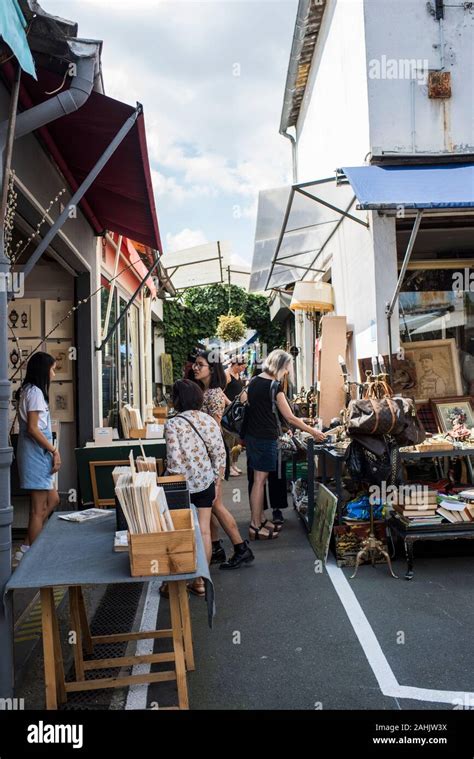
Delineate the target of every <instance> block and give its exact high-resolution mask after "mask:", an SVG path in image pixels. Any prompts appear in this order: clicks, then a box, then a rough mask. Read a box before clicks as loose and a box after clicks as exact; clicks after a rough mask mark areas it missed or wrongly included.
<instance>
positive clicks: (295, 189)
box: [264, 177, 369, 290]
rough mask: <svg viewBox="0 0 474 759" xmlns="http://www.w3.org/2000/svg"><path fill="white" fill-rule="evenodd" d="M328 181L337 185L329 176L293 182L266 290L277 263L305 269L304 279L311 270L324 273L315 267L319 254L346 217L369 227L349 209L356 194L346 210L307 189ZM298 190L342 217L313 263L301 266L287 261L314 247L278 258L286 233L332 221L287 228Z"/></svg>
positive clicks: (335, 178) (308, 251) (333, 178)
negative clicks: (310, 180) (309, 180)
mask: <svg viewBox="0 0 474 759" xmlns="http://www.w3.org/2000/svg"><path fill="white" fill-rule="evenodd" d="M328 182H334V183H335V184H336V185H337V177H327V178H325V179H317V180H315V181H313V182H300V183H298V184H293V185H292V186H291V190H290V195H289V197H288V202H287V204H286V209H285V215H284V217H283V222H282V226H281V230H280V234H279V236H278V242H277V245H276V248H275V252H274V253H273V257H272V261H271V264H270V269H269V271H268V275H267V280H266V282H265V288H264V289H265V290H267V289H268V286H269V283H270V281H271V278H272V275H273V270H274V268H275V265H277V266H287V267H288V268H291V269H301V270H303V271H304V272H305V274H303V275H302V278H301V279H304V277H305V276H306V274H308V273H309V272H314V273H323V272H324V269H316V268H315V267H314V265H315V263H316V261H317V259H318V258H319V256H320V255H321V253H322V252H323V250H324V248H325V247H326V245H327V244H328V242H329V240H330V239H331V238H332V237H333V235H334V234H335V232H336V231H337V230H338V228H339V226H340V224H341V223H342V222H343V221H344V219H345V218H348V219H351V220H352V221H355V222H357V224H361V225H362V226H363V227H366V228H367V229H368V228H369V223H368V222H367V221H363V220H362V219H358V218H357V216H353V215H352V214H351V213H349V209H350V208H351V207H352V206H353V204H354V201H355V200H356V196H355V195H354V196H353V197H352V199H351V201H350V202H349V204H348V205H347V207H346V209H345V210H344V209H343V208H339V207H338V206H335V205H333V204H332V203H328V202H327V201H326V200H323V198H320V197H318V196H317V195H312V194H311V193H310V192H308V191H307V190H306V189H305V188H306V187H314V185H319V184H327V183H328ZM297 192H298V193H299V194H300V195H303V196H305V197H307V198H309V199H310V200H314V202H315V203H319V204H320V205H323V206H325V207H326V208H330V209H331V210H332V211H336V212H337V213H338V214H340V217H341V218H340V219H339V221H338V222H337V224H336V226H335V227H334V229H333V230H332V231H331V233H330V234H329V236H328V238H327V239H326V240H325V242H324V244H323V246H322V247H321V248H320V249H319V250H318V251H317V252H316V255H315V256H314V258H313V260H312V261H311V264H310V265H309V266H300V265H297V264H292V263H287V261H288V259H293V258H296V256H301V255H303V254H306V253H310V252H311V250H312V249H310V250H305V251H300V252H298V253H292V254H291V255H288V256H284V257H283V258H278V253H279V251H280V248H281V245H282V242H283V238H284V236H285V234H288V233H289V232H297V231H299V229H310V228H311V227H316V226H322V225H323V224H326V223H327V224H329V223H331V222H322V224H308V225H305V226H304V227H301V228H298V227H297V228H295V229H287V224H288V219H289V217H290V213H291V209H292V206H293V200H294V197H295V193H297ZM270 289H273V288H270Z"/></svg>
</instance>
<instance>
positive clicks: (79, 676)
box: [69, 587, 84, 680]
mask: <svg viewBox="0 0 474 759" xmlns="http://www.w3.org/2000/svg"><path fill="white" fill-rule="evenodd" d="M69 613H70V616H71V630H72V631H73V632H74V633H75V635H76V642H75V643H73V647H74V671H75V673H76V680H84V659H83V656H82V629H81V617H80V614H79V604H78V597H77V587H70V588H69Z"/></svg>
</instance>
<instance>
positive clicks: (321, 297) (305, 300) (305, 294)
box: [290, 282, 334, 313]
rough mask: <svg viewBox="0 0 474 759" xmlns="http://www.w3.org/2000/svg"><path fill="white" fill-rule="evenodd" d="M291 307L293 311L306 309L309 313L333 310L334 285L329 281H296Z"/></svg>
mask: <svg viewBox="0 0 474 759" xmlns="http://www.w3.org/2000/svg"><path fill="white" fill-rule="evenodd" d="M290 308H291V310H292V311H306V312H307V313H311V312H315V311H319V312H321V313H326V312H327V311H333V310H334V295H333V289H332V286H331V285H330V284H328V283H327V282H296V284H295V289H294V290H293V297H292V299H291V303H290Z"/></svg>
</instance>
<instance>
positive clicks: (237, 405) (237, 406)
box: [221, 391, 247, 439]
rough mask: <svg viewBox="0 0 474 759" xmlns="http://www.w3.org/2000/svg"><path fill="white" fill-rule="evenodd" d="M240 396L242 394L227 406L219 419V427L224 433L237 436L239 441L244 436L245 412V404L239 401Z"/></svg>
mask: <svg viewBox="0 0 474 759" xmlns="http://www.w3.org/2000/svg"><path fill="white" fill-rule="evenodd" d="M242 392H243V391H242ZM241 395H242V393H239V395H237V396H236V397H235V398H234V400H233V401H232V403H230V405H229V406H227V408H226V410H225V411H224V414H223V415H222V419H221V426H222V427H223V428H224V429H225V430H226V432H230V433H232V434H233V435H238V437H239V438H240V439H242V438H243V437H244V435H245V417H246V412H247V403H244V402H243V401H241V400H240V396H241Z"/></svg>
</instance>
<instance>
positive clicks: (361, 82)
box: [297, 0, 369, 182]
mask: <svg viewBox="0 0 474 759" xmlns="http://www.w3.org/2000/svg"><path fill="white" fill-rule="evenodd" d="M297 135H298V181H299V182H306V181H311V180H312V179H321V178H323V177H326V176H333V175H334V171H335V169H337V168H339V167H341V166H343V165H348V166H354V165H356V166H357V165H360V164H361V163H362V162H363V160H364V157H365V155H366V154H367V152H368V151H369V120H368V102H367V81H366V62H365V33H364V16H363V1H362V0H329V1H328V4H327V7H326V10H325V12H324V17H323V23H322V25H321V30H320V32H319V36H318V44H317V47H316V51H315V55H314V57H313V62H312V65H311V71H310V76H309V80H308V85H307V87H306V92H305V97H304V100H303V104H302V108H301V111H300V116H299V120H298V125H297Z"/></svg>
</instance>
